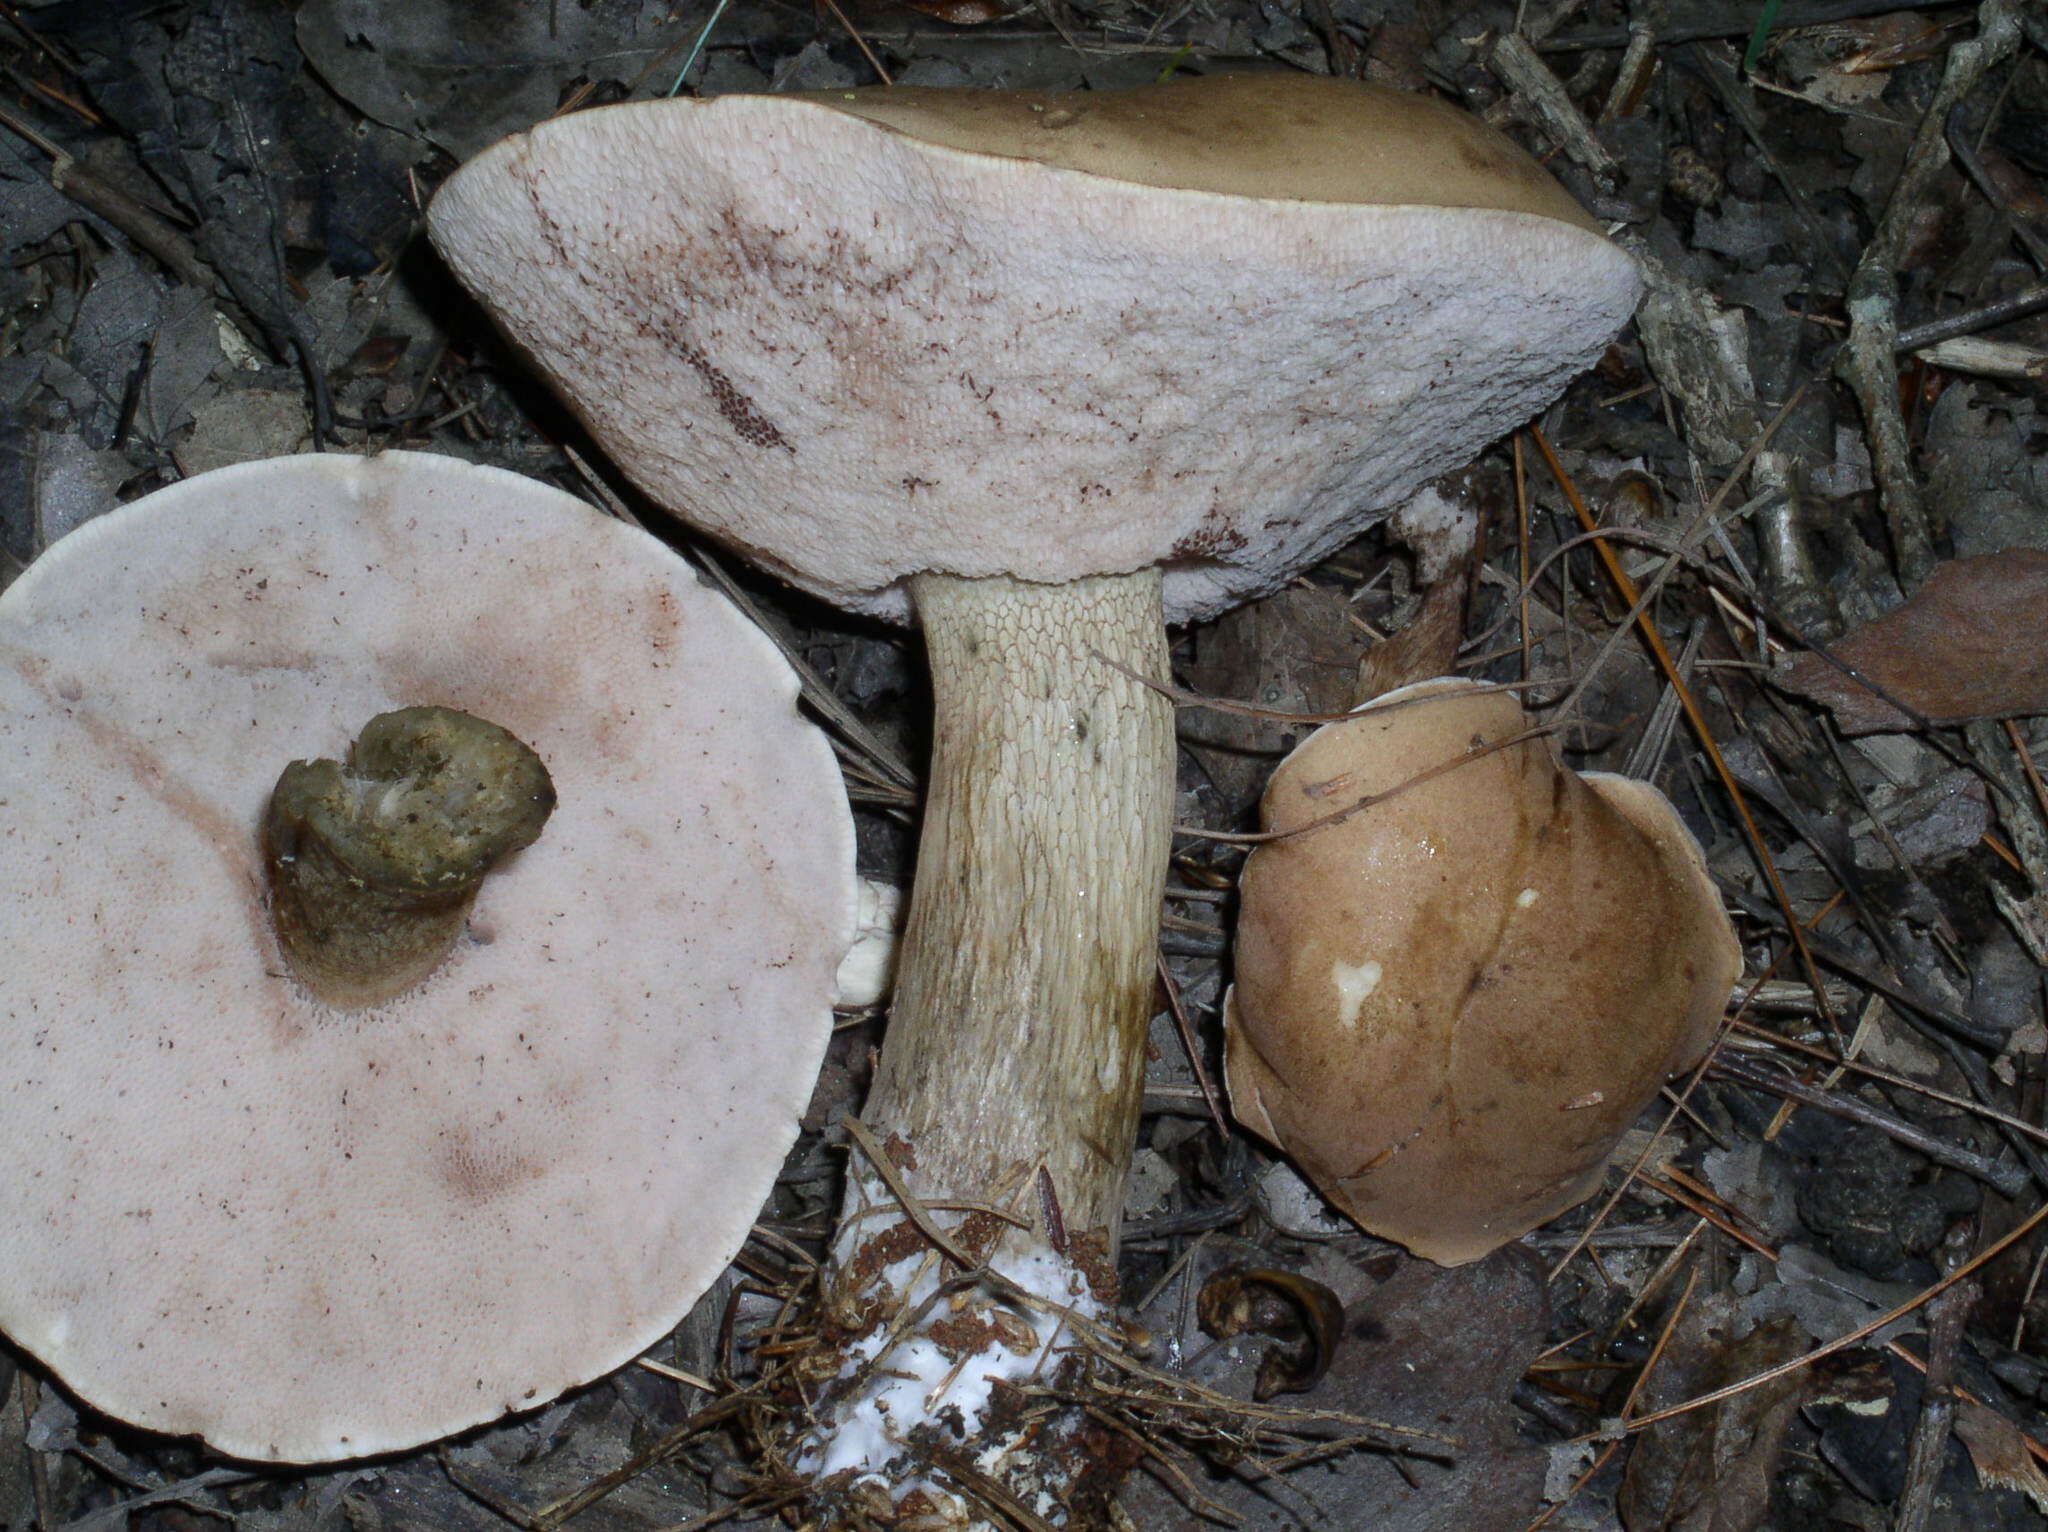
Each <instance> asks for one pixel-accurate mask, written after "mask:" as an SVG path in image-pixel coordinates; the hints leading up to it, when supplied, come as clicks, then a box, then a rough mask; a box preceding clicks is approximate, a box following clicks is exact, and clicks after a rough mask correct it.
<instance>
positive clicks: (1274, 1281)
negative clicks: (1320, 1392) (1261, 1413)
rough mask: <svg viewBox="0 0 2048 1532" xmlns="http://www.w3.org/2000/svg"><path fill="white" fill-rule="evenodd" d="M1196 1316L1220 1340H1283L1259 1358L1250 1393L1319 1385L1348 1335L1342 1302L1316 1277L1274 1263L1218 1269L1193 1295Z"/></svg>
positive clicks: (1262, 1396)
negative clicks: (1241, 1337)
mask: <svg viewBox="0 0 2048 1532" xmlns="http://www.w3.org/2000/svg"><path fill="white" fill-rule="evenodd" d="M1195 1316H1196V1318H1197V1319H1198V1320H1200V1322H1201V1326H1202V1329H1203V1330H1204V1331H1206V1332H1207V1333H1208V1334H1210V1335H1213V1336H1215V1337H1216V1338H1217V1339H1218V1340H1226V1339H1228V1338H1229V1337H1231V1336H1234V1335H1246V1334H1252V1335H1270V1336H1272V1337H1273V1338H1274V1339H1275V1340H1277V1341H1279V1342H1280V1344H1279V1345H1278V1346H1275V1347H1274V1348H1273V1349H1272V1350H1270V1351H1268V1352H1267V1353H1266V1355H1265V1357H1264V1358H1263V1359H1262V1360H1261V1361H1260V1362H1259V1372H1258V1378H1257V1380H1256V1382H1255V1383H1254V1385H1253V1391H1252V1397H1253V1398H1255V1399H1257V1400H1259V1401H1260V1402H1262V1403H1263V1402H1264V1401H1265V1400H1268V1399H1271V1398H1272V1397H1273V1396H1274V1395H1275V1394H1305V1393H1307V1392H1308V1391H1309V1390H1310V1389H1312V1388H1314V1387H1315V1386H1316V1384H1318V1383H1320V1382H1321V1381H1322V1378H1323V1374H1324V1373H1326V1372H1328V1371H1329V1370H1330V1363H1331V1362H1332V1361H1334V1360H1335V1359H1336V1355H1337V1347H1338V1345H1339V1344H1340V1343H1341V1342H1342V1341H1343V1339H1344V1305H1343V1304H1342V1303H1340V1302H1338V1301H1337V1295H1336V1294H1335V1293H1333V1292H1331V1291H1330V1289H1329V1288H1328V1287H1326V1286H1325V1285H1324V1284H1322V1283H1321V1282H1318V1281H1316V1280H1315V1279H1314V1278H1312V1277H1305V1276H1302V1275H1301V1274H1300V1273H1299V1272H1293V1271H1277V1270H1274V1269H1272V1268H1270V1267H1263V1266H1261V1267H1251V1268H1243V1267H1241V1268H1236V1269H1233V1270H1230V1271H1219V1272H1218V1273H1216V1275H1215V1276H1213V1277H1211V1278H1210V1279H1209V1280H1208V1281H1207V1282H1205V1283H1203V1284H1202V1290H1201V1292H1200V1293H1198V1294H1196V1296H1195Z"/></svg>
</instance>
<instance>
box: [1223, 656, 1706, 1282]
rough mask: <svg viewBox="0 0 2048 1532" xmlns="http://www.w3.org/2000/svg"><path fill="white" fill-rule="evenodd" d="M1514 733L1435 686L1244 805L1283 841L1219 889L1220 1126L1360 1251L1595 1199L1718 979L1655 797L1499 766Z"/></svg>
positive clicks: (1541, 748) (1515, 722)
mask: <svg viewBox="0 0 2048 1532" xmlns="http://www.w3.org/2000/svg"><path fill="white" fill-rule="evenodd" d="M1527 730H1528V720H1527V718H1526V716H1525V715H1524V713H1523V711H1522V709H1521V706H1520V704H1518V703H1517V702H1516V701H1515V699H1514V696H1513V694H1512V693H1510V692H1507V691H1504V690H1501V689H1498V688H1495V687H1489V686H1479V685H1474V684H1472V683H1469V682H1465V681H1459V680H1437V681H1425V682H1421V683H1418V684H1417V685H1415V686H1411V687H1404V688H1402V689H1401V690H1400V691H1397V692H1393V693H1389V694H1388V695H1387V696H1386V697H1383V698H1380V699H1379V700H1378V701H1376V702H1375V703H1374V704H1372V705H1371V706H1370V707H1369V708H1367V709H1365V710H1363V711H1361V712H1360V714H1359V715H1358V716H1356V717H1354V718H1350V719H1346V720H1344V721H1343V722H1340V723H1334V724H1328V725H1326V726H1324V727H1323V728H1322V729H1320V730H1318V731H1317V732H1316V733H1315V734H1314V735H1312V736H1310V738H1309V739H1308V740H1307V741H1306V742H1305V743H1304V744H1303V745H1302V746H1301V747H1300V748H1299V749H1297V750H1296V751H1295V752H1294V754H1293V755H1291V756H1289V757H1288V759H1287V760H1286V761H1285V762H1284V763H1283V764H1282V765H1281V767H1280V769H1279V771H1277V772H1276V773H1275V774H1274V777H1273V782H1272V785H1271V786H1270V787H1269V788H1268V789H1267V792H1266V798H1265V805H1264V822H1265V828H1266V829H1268V830H1270V831H1283V832H1284V831H1300V832H1301V833H1297V834H1292V835H1284V836H1283V837H1282V838H1280V839H1277V840H1273V841H1269V842H1266V843H1264V844H1262V845H1261V846H1260V847H1259V848H1258V850H1256V851H1255V852H1253V854H1252V856H1251V858H1250V860H1249V861H1248V862H1247V864H1246V866H1245V871H1244V877H1243V881H1242V899H1243V910H1242V913H1241V914H1240V916H1239V922H1238V939H1237V984H1236V987H1235V989H1234V991H1233V993H1232V994H1231V996H1230V998H1229V1001H1228V1003H1227V1010H1226V1025H1227V1028H1228V1033H1227V1045H1226V1057H1225V1064H1226V1068H1227V1071H1228V1076H1229V1085H1230V1098H1231V1107H1232V1110H1233V1111H1234V1112H1235V1113H1236V1114H1237V1117H1238V1120H1239V1121H1240V1122H1243V1123H1244V1124H1245V1125H1246V1126H1247V1127H1250V1128H1251V1129H1253V1130H1254V1131H1255V1132H1257V1133H1259V1134H1260V1135H1262V1136H1263V1137H1265V1138H1266V1139H1268V1140H1270V1141H1271V1142H1272V1143H1274V1144H1276V1145H1278V1146H1279V1147H1280V1148H1282V1149H1284V1150H1286V1151H1287V1153H1288V1154H1289V1155H1290V1156H1292V1157H1293V1159H1294V1160H1295V1162H1296V1163H1297V1164H1299V1165H1300V1166H1301V1167H1302V1169H1303V1170H1304V1171H1305V1172H1306V1173H1307V1174H1308V1176H1309V1178H1310V1179H1311V1180H1313V1181H1314V1182H1315V1183H1316V1184H1317V1186H1319V1187H1320V1188H1321V1189H1322V1191H1323V1194H1324V1195H1325V1196H1327V1197H1328V1198H1329V1199H1330V1200H1331V1201H1332V1202H1334V1203H1335V1204H1336V1205H1337V1206H1338V1207H1340V1208H1342V1209H1343V1210H1344V1211H1345V1212H1346V1213H1348V1214H1350V1216H1351V1217H1352V1218H1354V1219H1355V1220H1357V1222H1358V1223H1359V1224H1360V1225H1361V1226H1362V1227H1364V1228H1365V1229H1367V1230H1369V1231H1370V1232H1372V1233H1374V1234H1378V1235H1382V1236H1384V1237H1386V1238H1389V1239H1394V1240H1398V1241H1400V1242H1401V1243H1402V1244H1404V1245H1406V1246H1408V1248H1409V1249H1411V1250H1413V1251H1415V1252H1416V1253H1417V1254H1418V1255H1424V1256H1428V1257H1429V1258H1430V1259H1432V1260H1436V1261H1442V1262H1444V1263H1446V1264H1455V1263H1457V1262H1461V1261H1469V1260H1475V1259H1477V1258H1478V1257H1479V1256H1482V1255H1484V1254H1486V1252H1488V1251H1489V1250H1492V1249H1494V1248H1495V1247H1496V1246H1499V1245H1501V1244H1504V1243H1505V1242H1507V1241H1508V1240H1511V1239H1513V1238H1515V1237H1516V1236H1517V1235H1519V1234H1522V1233H1524V1232H1526V1231H1527V1230H1529V1229H1531V1228H1534V1227H1535V1226H1536V1225H1538V1224H1540V1223H1542V1222H1544V1221H1545V1220H1547V1219H1549V1218H1552V1217H1555V1216H1556V1215H1557V1214H1558V1213H1560V1212H1562V1211H1564V1210H1565V1209H1566V1208H1568V1207H1570V1206H1572V1205H1573V1204H1574V1203H1576V1202H1578V1201H1580V1200H1581V1199H1583V1198H1584V1197H1586V1196H1588V1195H1589V1194H1590V1193H1591V1192H1592V1191H1593V1190H1594V1188H1595V1187H1596V1186H1597V1185H1598V1184H1599V1180H1600V1174H1601V1171H1602V1169H1603V1167H1604V1166H1605V1164H1606V1162H1607V1157H1608V1155H1609V1153H1610V1152H1611V1150H1612V1149H1613V1147H1614V1143H1615V1141H1616V1139H1617V1138H1618V1137H1619V1136H1620V1134H1621V1133H1622V1131H1623V1130H1624V1129H1626V1128H1627V1127H1628V1126H1629V1125H1630V1124H1631V1123H1632V1122H1633V1121H1634V1120H1635V1118H1636V1115H1637V1113H1638V1112H1640V1111H1641V1110H1642V1108H1643V1106H1644V1105H1645V1104H1646V1103H1647V1102H1648V1101H1649V1099H1650V1098H1651V1096H1653V1095H1654V1094H1655V1092H1656V1090H1657V1088H1658V1087H1659V1086H1660V1085H1661V1084H1662V1083H1663V1082H1664V1081H1665V1079H1666V1078H1668V1077H1669V1076H1670V1075H1671V1074H1673V1073H1674V1072H1675V1071H1677V1070H1680V1069H1683V1068H1685V1067H1687V1066H1688V1065H1690V1064H1692V1063H1694V1062H1696V1061H1697V1060H1698V1059H1699V1058H1700V1057H1701V1055H1702V1054H1703V1053H1704V1052H1705V1050H1706V1047H1707V1045H1708V1043H1709V1042H1710V1041H1711V1039H1712V1037H1713V1033H1714V1028H1715V1025H1716V1023H1717V1021H1718V1020H1719V1017H1720V1014H1721V1010H1722V1007H1723V1005H1724V1004H1725V1003H1726V1001H1727V998H1728V991H1729V987H1730V986H1731V985H1732V984H1733V983H1734V981H1735V979H1736V978H1737V976H1738V975H1739V974H1740V972H1741V967H1742V963H1741V952H1740V949H1739V948H1738V947H1737V945H1736V941H1735V935H1734V932H1733V931H1732V930H1731V929H1730V927H1729V924H1728V920H1727V917H1726V916H1725V915H1724V914H1723V913H1722V911H1721V905H1720V900H1719V897H1718V895H1717V894H1716V892H1715V890H1714V886H1713V883H1712V882H1711V880H1710V879H1709V878H1708V876H1707V873H1706V868H1705V864H1704V861H1703V859H1702V858H1701V855H1700V851H1699V848H1698V846H1697V845H1696V844H1695V843H1694V841H1693V839H1692V836H1691V835H1690V834H1689V833H1688V832H1687V831H1686V829H1685V827H1684V825H1683V824H1682V823H1681V822H1680V821H1679V819H1678V816H1677V814H1676V812H1675V811H1674V810H1673V809H1672V808H1671V806H1670V804H1669V803H1668V802H1666V801H1665V799H1664V797H1663V796H1662V795H1661V794H1660V793H1658V792H1657V791H1656V789H1654V788H1652V787H1649V786H1648V785H1646V784H1644V783H1641V782H1634V781H1630V780H1628V779H1625V778H1621V777H1611V776H1599V775H1592V776H1580V775H1578V774H1576V773H1574V772H1571V771H1568V770H1566V769H1565V768H1564V767H1562V766H1561V765H1560V764H1559V763H1558V761H1557V758H1556V755H1555V752H1554V750H1553V748H1552V746H1551V745H1550V744H1549V742H1548V741H1547V740H1542V739H1524V740H1521V741H1520V742H1519V743H1505V742H1507V741H1512V740H1514V739H1515V738H1516V736H1518V735H1522V734H1525V733H1526V732H1527ZM1446 762H1456V763H1457V764H1455V765H1454V766H1452V767H1451V769H1448V770H1439V771H1436V772H1435V773H1434V774H1433V775H1431V776H1429V777H1428V778H1427V779H1426V780H1423V781H1419V782H1416V783H1415V784H1414V785H1412V786H1408V787H1405V788H1402V790H1401V791H1399V792H1391V791H1390V790H1392V789H1395V788H1401V787H1402V784H1403V783H1406V782H1409V781H1410V780H1411V779H1414V778H1416V777H1418V776H1419V775H1421V774H1423V773H1425V772H1428V771H1429V770H1430V768H1432V767H1438V766H1441V765H1443V764H1444V763H1446ZM1377 794H1389V796H1387V797H1386V798H1385V799H1384V801H1380V802H1375V803H1372V804H1371V805H1370V806H1368V807H1366V808H1364V809H1362V810H1360V811H1358V812H1353V813H1349V814H1346V813H1344V812H1343V811H1344V810H1345V809H1346V808H1347V807H1348V806H1350V805H1352V804H1354V803H1356V802H1358V801H1359V800H1360V799H1361V798H1365V797H1367V796H1369V795H1377ZM1323 820H1329V821H1330V822H1328V823H1325V824H1322V825H1320V827H1318V828H1310V829H1304V828H1303V827H1305V826H1309V825H1311V824H1313V823H1315V822H1317V821H1323Z"/></svg>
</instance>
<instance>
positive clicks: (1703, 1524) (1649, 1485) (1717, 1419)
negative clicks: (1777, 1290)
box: [1618, 1294, 1808, 1532]
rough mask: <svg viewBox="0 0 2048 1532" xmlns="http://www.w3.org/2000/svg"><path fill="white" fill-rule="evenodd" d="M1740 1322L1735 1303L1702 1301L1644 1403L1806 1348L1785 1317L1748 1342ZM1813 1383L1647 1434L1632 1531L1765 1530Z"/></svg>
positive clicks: (1631, 1468)
mask: <svg viewBox="0 0 2048 1532" xmlns="http://www.w3.org/2000/svg"><path fill="white" fill-rule="evenodd" d="M1736 1323H1738V1321H1737V1320H1736V1318H1735V1312H1734V1305H1733V1304H1732V1303H1731V1302H1729V1301H1728V1300H1727V1299H1725V1298H1722V1297H1720V1296H1719V1295H1714V1294H1709V1295H1706V1296H1704V1297H1701V1298H1698V1299H1695V1300H1694V1302H1693V1304H1692V1306H1691V1307H1690V1308H1689V1309H1688V1310H1687V1311H1686V1313H1685V1315H1684V1316H1683V1317H1682V1318H1681V1319H1680V1321H1679V1323H1678V1328H1677V1331H1676V1333H1675V1334H1673V1336H1672V1338H1671V1342H1670V1345H1669V1346H1668V1347H1667V1348H1666V1351H1665V1362H1664V1364H1663V1366H1662V1367H1661V1368H1660V1369H1659V1371H1658V1373H1657V1374H1656V1375H1655V1376H1654V1377H1653V1378H1652V1379H1651V1382H1650V1386H1649V1388H1648V1389H1647V1390H1645V1398H1644V1400H1643V1401H1642V1407H1643V1408H1644V1409H1652V1408H1662V1407H1663V1406H1666V1405H1670V1404H1675V1403H1677V1402H1678V1401H1679V1400H1681V1399H1686V1398H1691V1397H1692V1396H1694V1395H1696V1394H1699V1393H1703V1392H1705V1391H1707V1390H1708V1389H1713V1388H1719V1387H1722V1386H1723V1385H1725V1384H1729V1383H1737V1382H1740V1381H1742V1380H1743V1379H1744V1378H1747V1377H1750V1376H1752V1375H1753V1374H1755V1373H1759V1372H1763V1371H1765V1370H1766V1369H1767V1368H1770V1367H1772V1366H1775V1365H1776V1364H1778V1363H1780V1362H1783V1361H1785V1360H1787V1359H1788V1358H1790V1357H1792V1356H1796V1355H1797V1354H1798V1353H1799V1351H1800V1349H1801V1348H1802V1347H1803V1346H1804V1344H1805V1342H1804V1340H1803V1339H1802V1337H1801V1336H1800V1335H1799V1333H1798V1331H1797V1329H1796V1328H1795V1327H1794V1326H1793V1325H1791V1324H1790V1323H1789V1322H1787V1321H1784V1320H1775V1321H1772V1322H1770V1323H1768V1324H1763V1325H1759V1326H1757V1327H1756V1328H1755V1329H1754V1330H1752V1331H1751V1332H1750V1333H1749V1334H1748V1335H1746V1336H1744V1337H1743V1338H1742V1339H1740V1340H1736V1339H1734V1338H1733V1337H1732V1336H1731V1334H1730V1331H1731V1330H1732V1329H1733V1328H1734V1326H1735V1324H1736ZM1807 1381H1808V1380H1807V1378H1806V1376H1805V1375H1804V1374H1803V1373H1796V1372H1795V1373H1792V1374H1789V1375H1788V1376H1786V1377H1783V1378H1778V1379H1775V1380H1773V1381H1772V1382H1770V1383H1766V1384H1763V1385H1761V1386H1759V1387H1756V1388H1751V1389H1746V1390H1744V1391H1743V1392H1742V1393H1739V1394H1735V1395H1733V1396H1731V1397H1730V1398H1727V1399H1724V1400H1722V1401H1721V1402H1720V1403H1718V1404H1711V1405H1707V1406H1704V1407H1702V1408H1700V1409H1697V1410H1690V1411H1688V1412H1686V1413H1685V1414H1683V1415H1674V1416H1673V1417H1672V1418H1671V1419H1669V1420H1665V1421H1660V1422H1659V1423H1658V1424H1656V1425H1654V1426H1651V1427H1649V1428H1648V1429H1647V1430H1645V1431H1644V1432H1643V1433H1642V1435H1641V1436H1640V1437H1639V1438H1638V1439H1637V1441H1636V1445H1635V1449H1634V1451H1633V1452H1632V1453H1631V1455H1630V1457H1629V1465H1628V1474H1627V1477H1626V1478H1625V1479H1624V1480H1623V1481H1622V1487H1621V1498H1620V1501H1619V1507H1618V1508H1619V1510H1620V1512H1621V1519H1622V1524H1623V1525H1624V1526H1626V1527H1627V1528H1628V1529H1629V1532H1681V1529H1682V1532H1751V1529H1753V1528H1756V1527H1760V1526H1762V1525H1763V1524H1764V1519H1765V1516H1766V1515H1767V1514H1768V1512H1769V1510H1770V1500H1771V1480H1772V1478H1773V1476H1774V1475H1775V1474H1776V1471H1777V1466H1778V1456H1779V1453H1780V1452H1781V1451H1782V1450H1783V1448H1784V1445H1785V1432H1786V1430H1787V1429H1788V1428H1789V1427H1790V1426H1791V1424H1792V1419H1793V1416H1794V1415H1795V1414H1797V1412H1798V1409H1799V1401H1800V1399H1801V1397H1802V1395H1803V1394H1804V1393H1805V1391H1806V1385H1807Z"/></svg>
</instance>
